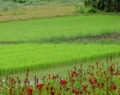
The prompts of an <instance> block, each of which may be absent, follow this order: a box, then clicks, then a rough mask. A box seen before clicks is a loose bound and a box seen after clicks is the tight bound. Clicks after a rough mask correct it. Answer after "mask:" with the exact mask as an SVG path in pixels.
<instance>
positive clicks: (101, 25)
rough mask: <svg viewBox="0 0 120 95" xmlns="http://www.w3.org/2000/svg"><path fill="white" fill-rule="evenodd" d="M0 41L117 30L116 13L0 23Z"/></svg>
mask: <svg viewBox="0 0 120 95" xmlns="http://www.w3.org/2000/svg"><path fill="white" fill-rule="evenodd" d="M0 30H1V32H0V42H12V43H17V42H23V43H26V42H29V43H31V42H34V43H35V42H37V43H44V42H53V41H57V40H58V41H59V40H67V39H76V38H80V37H90V36H96V35H101V34H111V33H119V30H120V17H119V15H90V16H74V17H60V18H58V17H57V18H53V19H52V18H51V19H35V20H28V21H13V22H8V23H5V22H4V23H0Z"/></svg>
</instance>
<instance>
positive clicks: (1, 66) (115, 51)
mask: <svg viewBox="0 0 120 95" xmlns="http://www.w3.org/2000/svg"><path fill="white" fill-rule="evenodd" d="M118 56H120V45H117V44H107V45H105V44H103V45H102V44H68V43H62V44H52V43H49V44H20V45H12V44H11V45H0V75H5V74H11V73H16V72H21V71H24V70H26V68H30V69H31V70H36V69H40V68H48V67H51V66H59V65H64V64H68V63H72V64H74V63H77V62H86V61H91V60H96V59H102V58H107V57H118Z"/></svg>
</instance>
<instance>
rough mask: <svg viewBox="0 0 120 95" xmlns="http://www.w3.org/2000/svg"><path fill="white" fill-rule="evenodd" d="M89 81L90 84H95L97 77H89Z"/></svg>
mask: <svg viewBox="0 0 120 95" xmlns="http://www.w3.org/2000/svg"><path fill="white" fill-rule="evenodd" d="M89 82H90V84H96V83H97V79H96V78H95V77H94V78H91V79H89Z"/></svg>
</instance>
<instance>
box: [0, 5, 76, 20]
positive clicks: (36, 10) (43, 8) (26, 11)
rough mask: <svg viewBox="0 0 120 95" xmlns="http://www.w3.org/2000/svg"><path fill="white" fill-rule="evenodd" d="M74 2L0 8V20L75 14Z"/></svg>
mask: <svg viewBox="0 0 120 95" xmlns="http://www.w3.org/2000/svg"><path fill="white" fill-rule="evenodd" d="M75 8H76V7H75V5H74V4H69V5H66V4H55V5H53V4H52V5H40V6H37V7H36V6H30V5H29V6H25V8H22V7H21V8H17V9H11V10H8V11H4V10H2V9H1V10H0V22H4V21H11V20H26V19H33V18H49V17H56V16H67V15H75Z"/></svg>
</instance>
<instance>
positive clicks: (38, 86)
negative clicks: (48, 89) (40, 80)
mask: <svg viewBox="0 0 120 95" xmlns="http://www.w3.org/2000/svg"><path fill="white" fill-rule="evenodd" d="M43 86H44V84H38V85H36V88H37V89H38V90H39V91H41V89H42V88H43Z"/></svg>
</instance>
